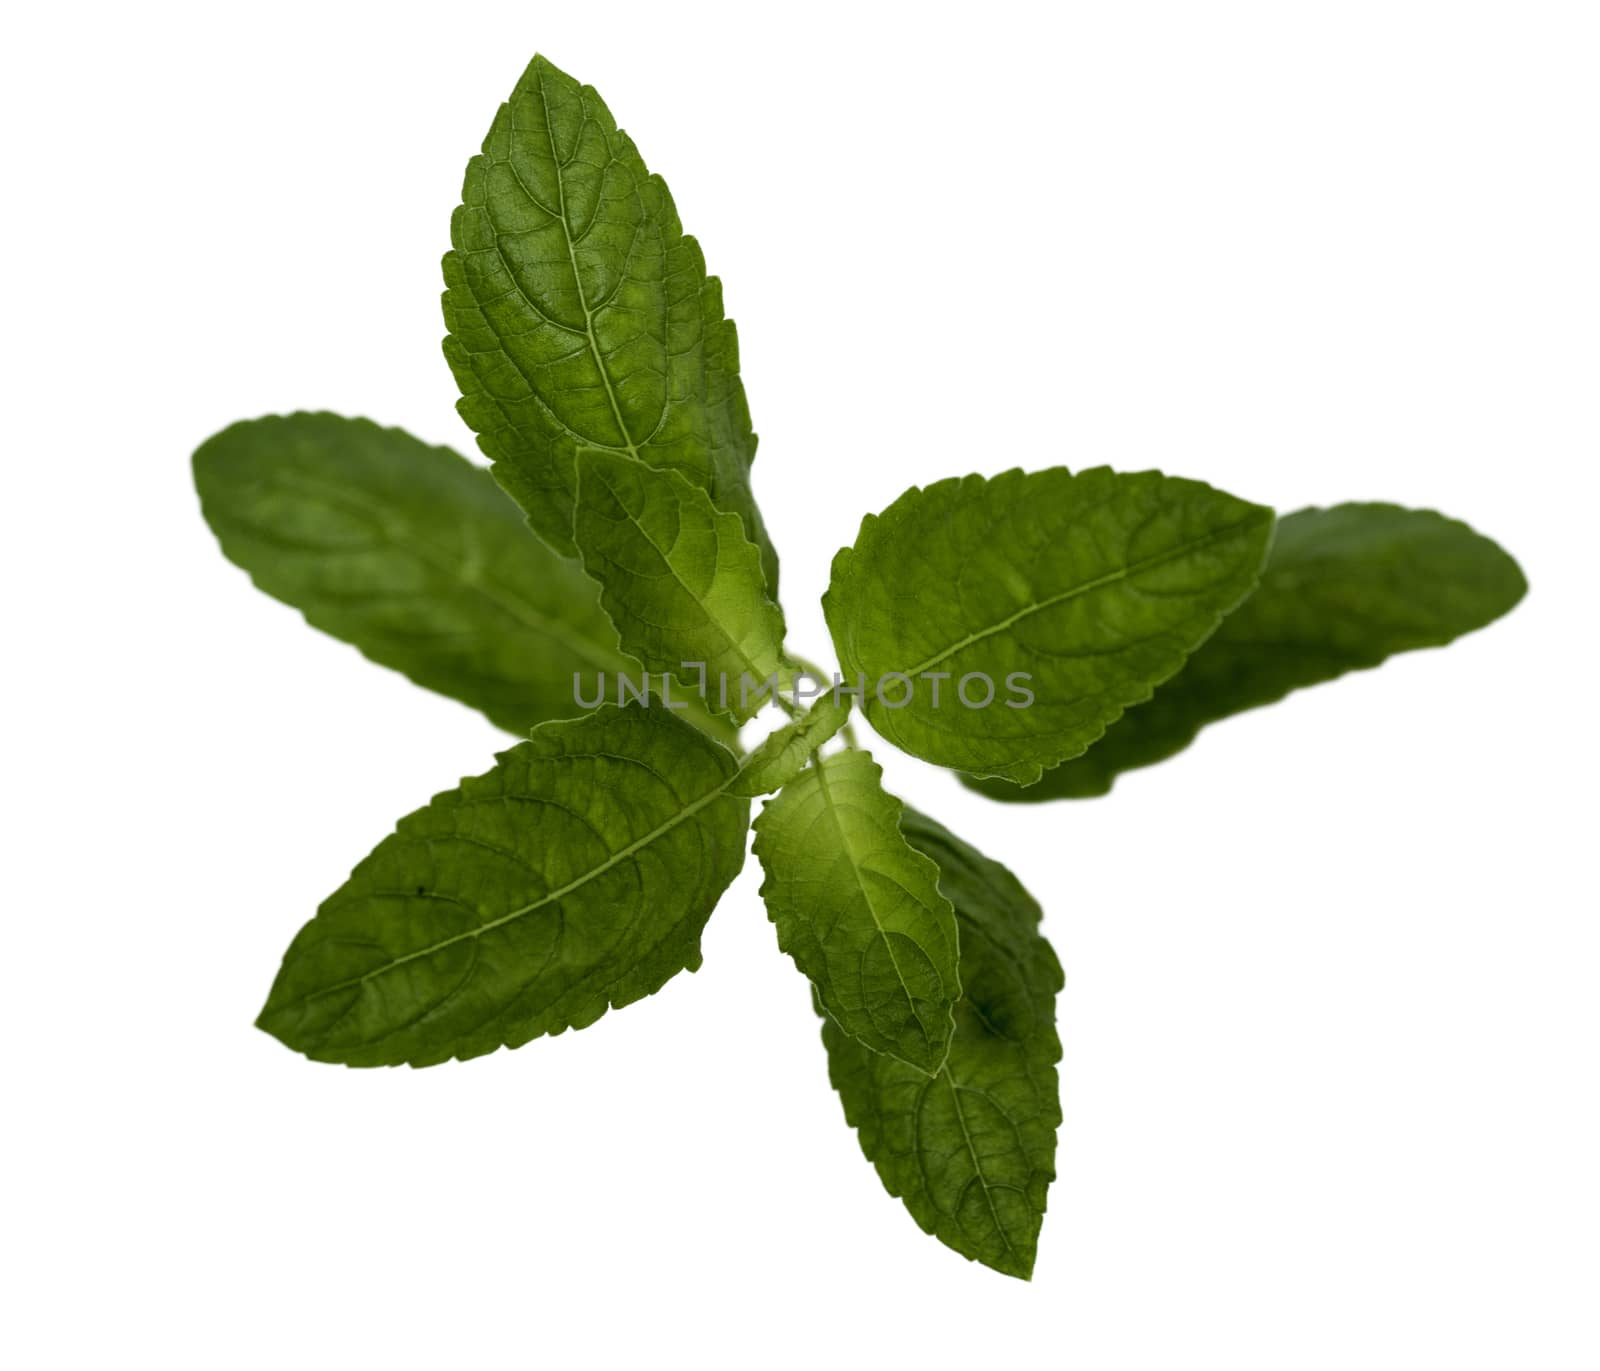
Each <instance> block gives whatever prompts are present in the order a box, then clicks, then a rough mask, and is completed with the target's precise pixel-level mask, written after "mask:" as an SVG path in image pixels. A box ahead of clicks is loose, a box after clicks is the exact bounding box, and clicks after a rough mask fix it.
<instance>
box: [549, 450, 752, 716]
mask: <svg viewBox="0 0 1600 1371" xmlns="http://www.w3.org/2000/svg"><path fill="white" fill-rule="evenodd" d="M574 527H575V528H576V530H577V535H578V546H579V547H581V548H582V549H583V565H584V568H585V569H586V570H587V571H588V572H589V573H590V575H592V576H593V577H594V578H595V579H596V580H597V581H599V582H600V585H601V587H602V589H601V592H600V602H601V604H603V605H604V606H605V608H606V611H607V612H608V613H609V614H610V615H611V619H612V622H613V623H615V624H616V626H617V629H618V631H619V632H620V633H621V635H622V645H623V647H624V648H625V649H626V650H627V651H629V652H630V653H632V654H633V655H634V656H636V657H638V658H639V659H640V660H641V661H642V662H643V663H644V664H645V665H646V666H647V667H649V668H650V670H652V671H662V672H670V673H673V674H675V675H676V676H677V677H678V679H679V680H680V681H682V682H683V683H684V684H685V685H686V686H688V687H689V689H691V690H694V691H699V690H700V689H701V688H702V687H704V688H705V698H706V700H707V702H708V704H709V705H710V707H711V708H714V709H724V708H725V709H726V710H727V711H728V712H731V713H732V714H733V715H734V716H735V717H736V718H740V719H744V718H748V717H749V716H750V715H751V714H753V713H754V712H755V710H756V708H758V707H759V706H758V705H757V703H756V702H755V701H754V699H753V698H752V697H753V694H754V688H755V687H756V686H759V685H760V684H761V683H762V682H764V681H767V680H769V679H771V678H773V677H775V676H777V675H778V674H779V669H780V667H781V666H782V658H781V652H782V648H783V613H782V611H781V610H779V609H778V607H777V606H776V605H775V604H773V603H772V601H771V600H769V599H767V598H766V596H765V595H763V594H761V592H760V585H761V565H760V560H759V554H758V553H757V552H756V549H755V548H754V547H753V546H752V545H751V543H750V541H749V539H747V538H746V537H745V536H744V530H743V529H742V528H741V527H740V524H739V520H738V518H737V517H736V516H734V515H732V514H725V513H722V512H720V511H718V510H717V509H716V508H714V507H713V506H712V504H711V501H710V500H709V499H708V498H707V496H706V493H705V492H704V491H703V490H701V489H700V488H699V487H698V486H694V485H691V484H690V483H689V482H688V481H686V480H684V478H683V477H682V476H680V475H679V474H678V473H677V472H675V471H666V470H658V469H656V468H654V467H648V466H645V465H644V463H642V462H636V461H634V460H633V459H632V458H631V457H618V456H615V455H614V454H612V453H602V452H596V453H591V454H590V455H589V456H588V457H587V458H586V459H585V461H584V465H583V469H582V471H581V473H580V474H579V478H578V504H577V515H576V520H575V523H574ZM685 662H691V663H694V664H696V665H695V666H694V667H692V668H685V667H684V665H683V664H684V663H685ZM746 684H748V685H750V687H751V691H750V693H748V694H747V693H746V692H744V691H743V690H742V689H741V687H742V686H744V685H746Z"/></svg>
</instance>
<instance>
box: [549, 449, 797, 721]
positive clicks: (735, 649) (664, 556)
mask: <svg viewBox="0 0 1600 1371" xmlns="http://www.w3.org/2000/svg"><path fill="white" fill-rule="evenodd" d="M630 460H632V461H633V462H635V463H637V464H638V465H639V466H640V467H642V468H644V469H645V470H647V471H650V472H657V473H660V474H661V475H663V476H664V477H665V478H666V480H667V482H668V484H669V485H670V484H671V482H672V480H673V479H674V478H676V479H678V480H680V481H683V484H684V486H685V487H686V488H687V489H689V490H697V489H699V487H697V486H695V485H693V484H692V483H691V482H689V481H688V480H686V479H685V478H684V477H683V475H682V473H680V472H678V471H677V470H675V469H674V468H671V467H652V466H650V464H649V463H648V462H644V461H641V460H640V459H639V458H638V457H634V458H631V459H630ZM599 476H600V479H601V480H602V481H604V482H605V487H606V489H607V490H608V491H609V492H610V493H611V498H612V499H613V500H615V501H616V502H617V504H618V505H619V506H620V507H621V509H622V512H623V513H624V514H626V515H627V516H628V520H629V522H630V523H632V525H633V526H634V527H635V528H636V529H638V530H639V534H640V536H641V537H642V538H643V539H644V540H645V542H647V543H649V544H650V546H651V547H652V548H653V549H654V550H655V553H656V555H657V556H658V557H660V558H661V564H662V565H663V566H664V567H666V569H667V571H668V572H669V573H670V574H671V576H672V579H673V581H674V582H675V583H676V585H677V586H678V588H679V589H680V590H682V591H683V593H684V594H685V595H687V596H688V597H689V600H690V601H691V603H693V604H694V605H696V606H698V608H699V610H700V612H701V614H702V615H703V616H704V618H705V621H706V623H707V624H709V625H710V626H711V627H713V628H714V629H716V631H717V632H718V633H720V634H721V635H722V641H723V642H725V643H726V644H727V645H728V650H729V651H730V652H732V653H733V655H734V656H735V657H737V658H738V659H739V660H740V661H741V662H743V663H744V664H745V666H747V667H749V669H750V673H751V675H752V676H756V677H760V678H761V679H763V680H764V679H766V678H765V677H764V676H762V673H761V668H760V667H759V666H757V665H756V664H755V661H754V660H753V659H752V658H751V656H750V654H749V653H747V652H746V651H745V650H744V646H743V643H742V642H741V641H740V640H738V639H736V638H735V637H734V636H733V634H732V633H731V632H729V630H728V629H727V628H726V627H724V625H723V623H722V621H721V620H720V619H718V618H717V617H716V616H715V615H713V614H712V613H711V611H710V609H709V608H708V607H707V605H706V602H705V600H704V599H702V598H701V597H700V596H699V595H698V594H697V593H696V592H695V591H694V589H693V588H692V587H691V586H690V585H689V583H688V582H687V581H685V580H684V579H683V577H682V576H680V575H679V574H678V568H677V567H676V566H674V565H673V562H672V555H671V553H669V552H668V551H667V549H666V548H664V547H662V546H661V544H660V543H658V542H657V541H656V540H655V539H654V538H653V537H652V536H651V534H650V530H649V529H647V528H646V527H645V526H644V519H643V517H642V516H640V515H636V514H634V513H633V511H632V510H630V509H629V508H628V506H627V505H626V504H625V503H623V499H622V496H621V495H619V494H618V493H617V488H616V487H615V486H614V485H612V484H611V481H610V480H609V478H608V477H607V476H606V474H605V472H604V471H603V470H602V471H601V472H600V473H599ZM583 479H584V473H583V472H581V471H580V472H579V475H578V489H579V499H580V500H581V499H582V489H583ZM703 493H704V492H702V494H703ZM647 498H648V497H647ZM678 501H679V507H680V508H681V507H682V503H683V501H682V497H681V496H680V497H678ZM706 502H707V504H710V502H711V497H710V496H709V495H707V496H706ZM728 519H732V520H733V521H734V522H735V523H738V522H739V516H738V515H736V514H727V513H725V512H724V511H723V510H719V509H718V508H716V506H715V505H712V506H711V520H712V534H713V536H714V537H715V539H716V544H717V565H716V570H715V571H714V572H713V573H712V576H713V579H715V578H716V575H717V574H718V573H720V572H721V570H722V549H723V547H724V543H723V537H722V524H723V523H724V522H725V521H726V520H728ZM680 526H681V520H680ZM739 537H740V538H741V539H742V540H743V546H745V547H747V548H749V550H750V551H751V552H753V553H755V554H756V556H757V559H758V560H759V558H760V550H759V549H758V548H757V547H756V546H755V544H754V543H752V542H751V541H750V540H749V539H748V538H746V537H745V536H744V531H743V526H742V525H741V526H740V530H739ZM602 584H603V583H602ZM779 665H780V666H781V663H780V664H779ZM767 674H768V675H770V674H771V673H770V672H769V673H767ZM678 679H679V680H680V681H682V682H683V683H684V684H685V685H687V684H688V683H689V682H688V679H687V678H686V677H684V676H678ZM702 684H703V683H702ZM708 703H709V702H708Z"/></svg>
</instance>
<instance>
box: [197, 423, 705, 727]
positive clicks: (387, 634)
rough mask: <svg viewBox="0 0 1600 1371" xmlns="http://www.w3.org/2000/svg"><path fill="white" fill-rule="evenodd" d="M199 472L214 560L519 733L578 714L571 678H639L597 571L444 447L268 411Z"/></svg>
mask: <svg viewBox="0 0 1600 1371" xmlns="http://www.w3.org/2000/svg"><path fill="white" fill-rule="evenodd" d="M194 477H195V485H196V487H197V488H198V489H199V492H200V504H201V509H202V510H203V511H204V513H205V517H206V522H207V523H209V524H210V525H211V529H212V531H213V532H214V533H215V534H216V535H217V539H218V541H219V542H220V543H221V545H222V550H223V553H224V554H225V555H226V556H227V557H228V559H229V560H230V561H232V562H234V563H235V564H236V565H238V566H240V567H242V568H244V570H245V571H247V572H249V574H250V577H251V579H252V580H253V581H254V582H255V583H256V585H257V586H259V587H260V588H261V589H262V590H264V591H266V593H267V594H269V595H271V596H273V597H274V598H276V599H279V600H282V601H283V602H284V603H286V604H288V605H292V606H293V607H294V608H296V609H298V610H300V611H301V612H302V613H303V614H304V615H305V617H306V620H307V622H309V623H310V624H312V625H313V626H315V627H316V628H319V629H321V630H322V631H323V632H325V633H330V634H332V635H333V636H334V637H335V638H339V639H342V640H343V641H344V642H347V643H352V644H354V645H355V646H356V647H357V648H359V649H360V650H361V651H362V652H363V653H364V654H365V655H366V656H367V657H369V658H371V659H372V660H373V661H375V662H379V663H381V664H382V665H384V666H387V667H393V668H394V669H395V670H396V671H400V672H402V673H404V674H405V675H406V676H409V677H410V678H411V679H412V680H413V681H415V682H416V683H417V684H418V685H421V686H426V687H428V688H429V689H430V690H437V691H439V692H440V693H441V694H444V695H448V696H450V697H451V698H452V699H456V700H460V701H462V702H463V703H465V704H468V705H471V706H472V707H473V708H475V709H480V710H482V711H483V712H484V713H485V714H487V715H488V716H489V718H490V719H492V720H493V721H494V722H495V723H497V724H499V725H500V727H502V728H505V729H507V730H509V731H511V732H513V733H526V732H527V730H528V729H529V728H530V727H531V726H532V725H534V724H537V723H542V722H543V721H544V720H546V719H556V718H565V717H569V716H571V715H574V714H580V713H583V712H584V707H583V706H580V705H579V704H577V703H576V702H575V700H574V690H573V677H574V675H575V674H576V673H582V674H583V675H584V676H585V677H586V678H587V679H588V680H589V681H592V680H593V678H594V677H595V676H596V675H597V674H598V675H600V676H602V677H603V678H604V680H605V682H606V683H607V685H608V686H609V685H610V684H611V683H612V682H614V680H615V679H616V677H617V676H618V675H619V674H620V675H624V676H627V677H628V678H629V679H630V680H631V681H635V682H637V681H639V680H640V679H641V677H642V674H643V673H642V669H641V668H640V666H639V664H638V663H637V662H635V661H634V660H633V659H632V658H630V657H627V656H625V655H624V654H623V653H622V652H621V651H620V650H619V649H618V647H617V632H616V629H615V628H613V627H612V625H611V621H610V620H609V619H608V618H607V617H606V614H605V612H604V611H603V610H602V609H601V608H600V603H599V598H598V588H597V587H596V586H595V584H594V582H593V581H591V580H590V579H589V578H588V577H587V576H585V575H584V574H583V571H582V570H581V569H580V568H579V567H578V566H577V565H575V564H574V563H572V562H569V561H566V560H564V559H563V558H560V557H558V556H556V555H555V554H554V553H553V552H551V551H550V549H549V548H547V547H546V546H545V545H544V544H543V543H541V542H540V541H539V540H538V539H537V538H535V537H533V536H532V535H531V534H530V533H529V532H528V526H527V525H526V524H525V523H524V522H523V520H522V518H521V517H520V516H519V515H518V513H517V510H516V507H515V506H514V505H513V504H512V503H511V502H510V501H509V500H507V499H506V498H505V496H504V495H503V494H502V493H501V492H500V490H499V489H498V488H497V487H496V486H495V483H494V480H493V479H492V478H491V477H490V475H489V473H488V472H487V471H485V470H484V469H483V468H482V467H476V466H473V464H472V463H471V462H469V461H467V459H466V458H465V457H462V456H461V455H460V454H458V453H455V452H452V451H450V449H449V448H443V447H429V446H428V445H427V444H426V443H423V442H420V441H419V440H417V439H416V438H413V437H412V436H411V435H410V434H408V433H405V432H402V431H401V430H400V429H393V428H379V427H378V426H377V425H376V424H374V423H372V422H370V421H369V420H366V419H346V418H341V417H340V416H338V415H335V414H290V415H283V416H278V415H274V416H271V417H269V418H265V419H255V420H251V421H248V422H245V423H238V424H234V425H232V426H231V427H230V428H226V429H224V430H222V432H221V433H218V434H216V435H214V436H213V437H211V438H208V439H207V440H206V441H205V442H204V443H202V444H201V445H200V447H199V449H198V450H197V451H196V452H195V455H194ZM584 688H585V690H586V691H588V692H589V693H590V695H591V697H592V693H593V686H592V685H589V684H586V685H585V687H584ZM689 712H690V716H691V717H692V719H693V720H694V721H695V722H696V723H698V724H701V725H703V726H706V727H708V728H712V729H713V731H715V732H719V733H720V734H721V735H722V736H723V737H724V738H725V739H727V738H731V736H732V734H731V730H729V729H728V728H726V727H725V726H723V725H721V724H717V725H712V721H711V719H710V716H708V715H707V714H705V712H704V711H703V710H701V709H700V708H698V704H697V702H696V703H695V704H694V705H693V707H692V708H691V710H690V711H689Z"/></svg>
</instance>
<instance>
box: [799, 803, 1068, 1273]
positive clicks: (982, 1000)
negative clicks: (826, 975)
mask: <svg viewBox="0 0 1600 1371" xmlns="http://www.w3.org/2000/svg"><path fill="white" fill-rule="evenodd" d="M901 829H902V831H903V832H904V834H905V837H906V840H907V841H908V842H909V843H911V845H912V846H913V847H915V848H917V849H918V850H920V851H921V852H922V853H924V854H925V855H926V856H928V857H929V858H931V859H932V860H933V861H934V862H936V863H937V864H938V867H939V888H940V890H942V891H943V892H944V894H945V895H946V896H947V897H948V898H949V899H950V900H951V901H952V902H953V903H954V905H955V911H956V918H957V920H958V923H959V927H960V936H961V984H962V990H963V994H962V998H961V1002H960V1003H959V1004H958V1005H957V1006H956V1031H955V1037H954V1038H953V1039H952V1041H951V1044H950V1055H949V1057H948V1058H947V1059H946V1061H945V1064H944V1067H943V1069H942V1070H940V1072H939V1074H938V1075H937V1076H935V1077H934V1078H933V1079H931V1080H930V1079H929V1078H928V1077H927V1076H925V1075H923V1074H922V1073H921V1072H920V1071H917V1070H915V1069H914V1068H912V1067H909V1066H907V1065H906V1064H905V1063H903V1062H898V1061H895V1060H893V1059H892V1058H890V1057H886V1056H883V1055H882V1054H880V1053H876V1052H871V1051H869V1050H868V1049H867V1048H865V1047H864V1046H862V1044H861V1043H860V1042H858V1041H857V1040H856V1039H854V1038H852V1037H850V1036H849V1035H848V1034H846V1033H844V1032H843V1031H841V1029H840V1027H839V1025H838V1024H837V1023H835V1022H834V1021H833V1020H832V1019H831V1018H829V1017H828V1016H827V1015H826V1013H824V1015H823V1018H824V1022H823V1028H822V1041H823V1043H824V1044H825V1045H826V1047H827V1049H828V1073H829V1076H830V1077H831V1078H832V1080H833V1085H834V1088H835V1089H836V1090H838V1092H839V1097H840V1099H841V1101H842V1102H843V1104H844V1113H845V1118H846V1119H847V1120H848V1121H849V1123H850V1124H851V1126H852V1127H854V1128H855V1129H856V1130H857V1132H858V1134H859V1137H860V1141H861V1150H862V1151H863V1152H865V1153H866V1155H867V1158H868V1160H869V1161H871V1162H872V1163H873V1165H874V1166H876V1167H877V1169H878V1175H879V1177H880V1178H881V1179H882V1181H883V1183H884V1186H885V1187H886V1188H887V1189H888V1191H889V1193H890V1194H891V1195H897V1196H899V1197H900V1198H901V1200H903V1201H904V1203H905V1206H906V1208H907V1209H908V1210H910V1211H911V1216H912V1217H913V1218H914V1219H916V1221H917V1223H918V1224H920V1225H921V1226H922V1228H923V1229H924V1230H925V1231H926V1232H929V1233H932V1234H933V1235H934V1236H935V1237H937V1238H938V1239H939V1241H940V1242H942V1243H945V1244H946V1245H947V1246H949V1247H953V1248H954V1249H955V1250H956V1251H957V1252H960V1253H961V1254H962V1255H963V1256H966V1257H969V1258H972V1259H973V1260H975V1261H980V1262H982V1263H984V1265H986V1266H992V1267H993V1268H994V1269H995V1270H997V1271H1002V1272H1005V1273H1006V1274H1007V1275H1011V1276H1020V1277H1022V1278H1023V1279H1024V1280H1026V1279H1027V1278H1028V1277H1029V1276H1030V1275H1032V1273H1033V1262H1034V1254H1035V1251H1036V1249H1037V1246H1038V1239H1039V1229H1040V1225H1041V1224H1042V1223H1043V1222H1044V1211H1045V1196H1046V1192H1047V1190H1048V1189H1049V1186H1050V1182H1051V1181H1052V1180H1054V1179H1055V1154H1056V1129H1057V1128H1058V1127H1059V1126H1060V1123H1061V1104H1060V1099H1059V1095H1058V1089H1057V1081H1056V1063H1057V1062H1058V1061H1059V1060H1060V1058H1061V1041H1060V1039H1059V1038H1058V1037H1057V1035H1056V1027H1055V997H1056V992H1057V991H1059V990H1060V989H1061V987H1062V976H1061V966H1060V963H1058V962H1057V961H1056V957H1055V953H1054V952H1052V951H1051V950H1050V944H1049V943H1047V942H1046V941H1045V940H1044V938H1043V937H1041V936H1040V934H1039V917H1040V915H1039V906H1038V905H1037V904H1035V903H1034V901H1033V898H1032V897H1031V896H1030V895H1029V894H1028V892H1027V891H1026V890H1024V889H1023V888H1022V886H1021V885H1020V884H1019V883H1018V882H1017V880H1016V878H1015V877H1014V876H1012V874H1011V873H1010V872H1009V871H1007V870H1006V869H1005V867H1003V866H1001V865H1000V863H999V862H996V861H992V860H991V859H990V858H988V857H985V856H984V855H983V854H982V853H980V852H978V851H977V850H976V849H974V848H972V847H970V846H968V845H967V844H966V843H964V842H962V841H961V839H959V838H957V837H956V836H955V835H954V834H952V833H951V832H949V830H947V829H945V828H944V827H942V826H941V825H940V824H937V823H935V822H934V821H933V820H932V819H929V818H927V817H926V816H925V815H922V814H918V813H917V812H916V811H915V810H913V809H911V808H909V807H908V808H907V809H906V810H905V813H904V814H903V815H902V817H901Z"/></svg>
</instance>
